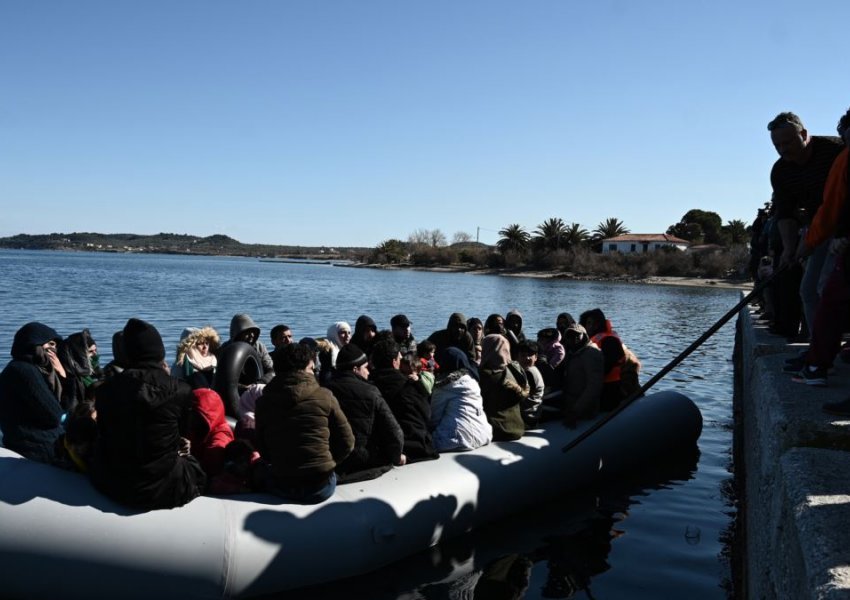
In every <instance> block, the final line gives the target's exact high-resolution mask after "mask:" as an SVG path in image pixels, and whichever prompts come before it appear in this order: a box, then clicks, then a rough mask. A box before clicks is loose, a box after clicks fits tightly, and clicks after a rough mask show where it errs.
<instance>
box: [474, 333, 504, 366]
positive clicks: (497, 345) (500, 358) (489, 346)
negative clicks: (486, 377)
mask: <svg viewBox="0 0 850 600" xmlns="http://www.w3.org/2000/svg"><path fill="white" fill-rule="evenodd" d="M510 362H511V344H510V342H509V341H508V338H506V337H505V336H503V335H499V334H498V333H491V334H490V335H485V336H484V339H483V340H482V341H481V363H480V365H479V367H480V368H481V369H490V370H493V371H503V370H505V369H506V368H507V367H508V364H510Z"/></svg>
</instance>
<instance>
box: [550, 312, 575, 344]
mask: <svg viewBox="0 0 850 600" xmlns="http://www.w3.org/2000/svg"><path fill="white" fill-rule="evenodd" d="M575 322H576V320H575V319H574V318H573V316H572V315H571V314H570V313H568V312H562V313H560V314H559V315H558V317H557V318H556V319H555V329H557V330H558V333H560V334H561V338H563V337H564V332H565V331H566V330H567V328H568V327H569V326H570V325H572V324H573V323H575Z"/></svg>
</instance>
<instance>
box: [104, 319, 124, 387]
mask: <svg viewBox="0 0 850 600" xmlns="http://www.w3.org/2000/svg"><path fill="white" fill-rule="evenodd" d="M126 367H127V359H126V356H125V355H124V332H123V331H122V330H119V331H116V332H115V333H113V334H112V360H111V361H109V363H108V364H107V365H106V366H105V367H103V378H104V379H109V378H110V377H114V376H115V375H118V373H120V372H121V371H123V370H124V369H125V368H126Z"/></svg>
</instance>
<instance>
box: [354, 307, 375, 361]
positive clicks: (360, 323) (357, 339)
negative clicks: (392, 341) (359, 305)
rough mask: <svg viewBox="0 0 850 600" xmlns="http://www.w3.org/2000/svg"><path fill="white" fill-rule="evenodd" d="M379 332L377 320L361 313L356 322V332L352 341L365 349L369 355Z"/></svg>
mask: <svg viewBox="0 0 850 600" xmlns="http://www.w3.org/2000/svg"><path fill="white" fill-rule="evenodd" d="M377 334H378V326H377V325H375V320H374V319H373V318H372V317H370V316H368V315H360V316H359V317H357V321H356V322H355V323H354V333H353V334H352V335H351V343H352V344H355V345H356V346H357V347H358V348H360V349H361V350H363V352H365V353H366V355H367V356H370V355H371V354H372V346H374V345H375V336H376V335H377Z"/></svg>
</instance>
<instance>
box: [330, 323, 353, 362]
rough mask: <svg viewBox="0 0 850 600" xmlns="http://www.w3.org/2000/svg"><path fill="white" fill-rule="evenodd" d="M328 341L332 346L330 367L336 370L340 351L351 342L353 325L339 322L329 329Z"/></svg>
mask: <svg viewBox="0 0 850 600" xmlns="http://www.w3.org/2000/svg"><path fill="white" fill-rule="evenodd" d="M326 339H327V341H328V343H329V344H330V345H331V349H330V350H331V354H330V366H331V368H336V357H337V355H338V354H339V351H340V350H342V348H343V347H344V346H345V345H346V344H348V343H349V342H350V341H351V325H349V324H348V323H346V322H345V321H337V322H336V323H334V324H333V325H331V326H330V327H328V336H327V338H326Z"/></svg>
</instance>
